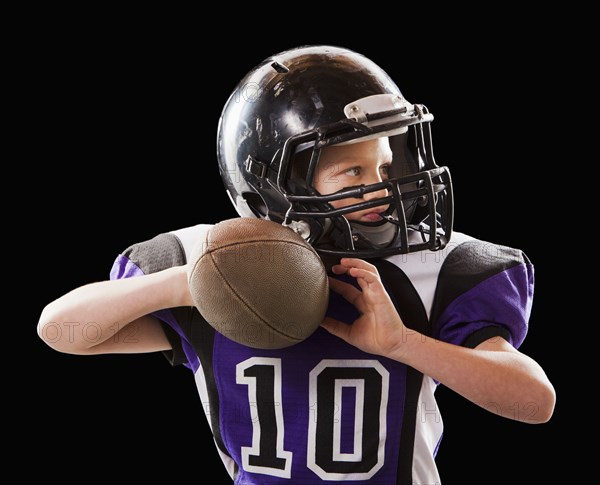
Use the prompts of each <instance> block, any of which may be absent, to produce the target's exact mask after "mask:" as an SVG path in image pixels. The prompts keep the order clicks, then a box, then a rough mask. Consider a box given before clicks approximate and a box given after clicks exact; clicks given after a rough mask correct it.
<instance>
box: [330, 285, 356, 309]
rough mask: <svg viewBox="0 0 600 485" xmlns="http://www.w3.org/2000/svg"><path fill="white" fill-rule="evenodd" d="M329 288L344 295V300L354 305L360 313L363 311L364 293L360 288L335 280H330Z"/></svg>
mask: <svg viewBox="0 0 600 485" xmlns="http://www.w3.org/2000/svg"><path fill="white" fill-rule="evenodd" d="M329 288H331V289H332V290H333V291H335V292H336V293H339V294H340V295H342V296H343V297H344V299H345V300H346V301H348V302H350V303H352V304H353V305H354V306H355V307H356V308H357V309H358V311H363V309H362V308H361V307H362V305H361V300H360V296H361V295H362V293H361V291H360V290H359V289H358V288H356V287H355V286H352V285H351V284H350V283H346V282H344V281H340V280H337V279H335V278H329Z"/></svg>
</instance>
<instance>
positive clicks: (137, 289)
mask: <svg viewBox="0 0 600 485" xmlns="http://www.w3.org/2000/svg"><path fill="white" fill-rule="evenodd" d="M191 305H193V302H192V299H191V296H190V293H189V288H188V284H187V273H186V266H185V265H183V266H175V267H173V268H169V269H166V270H163V271H159V272H156V273H152V274H149V275H144V276H138V277H135V278H125V279H120V280H114V281H101V282H97V283H91V284H88V285H85V286H81V287H79V288H76V289H75V290H73V291H71V292H69V293H67V294H66V295H64V296H62V297H60V298H58V299H57V300H55V301H53V302H51V303H49V304H48V305H47V306H46V307H45V308H44V310H43V311H42V314H41V316H40V320H39V323H38V335H39V336H40V338H41V339H42V340H44V342H46V343H47V344H48V345H49V346H50V347H52V348H53V349H55V350H58V351H60V352H66V353H70V354H102V353H143V352H156V351H162V350H169V349H170V348H171V345H170V344H169V341H168V340H167V337H166V336H165V334H164V332H163V331H162V329H161V326H160V323H159V322H158V320H157V319H155V318H154V317H152V316H150V313H152V312H155V311H157V310H161V309H164V308H173V307H179V306H191Z"/></svg>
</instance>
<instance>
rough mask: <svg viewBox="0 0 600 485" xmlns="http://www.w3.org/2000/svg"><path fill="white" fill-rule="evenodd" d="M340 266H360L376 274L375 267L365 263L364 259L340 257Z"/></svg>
mask: <svg viewBox="0 0 600 485" xmlns="http://www.w3.org/2000/svg"><path fill="white" fill-rule="evenodd" d="M340 263H341V265H342V266H346V267H348V268H360V269H365V270H367V271H371V272H372V273H375V274H378V272H377V268H376V267H375V266H373V265H372V264H371V263H367V262H366V261H365V260H364V259H358V258H342V259H341V260H340Z"/></svg>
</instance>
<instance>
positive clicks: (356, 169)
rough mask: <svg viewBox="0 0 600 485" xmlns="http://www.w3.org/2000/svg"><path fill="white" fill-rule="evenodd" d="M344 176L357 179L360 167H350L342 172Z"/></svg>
mask: <svg viewBox="0 0 600 485" xmlns="http://www.w3.org/2000/svg"><path fill="white" fill-rule="evenodd" d="M344 174H345V175H350V176H351V177H357V176H359V175H360V167H352V168H349V169H348V170H346V171H345V172H344Z"/></svg>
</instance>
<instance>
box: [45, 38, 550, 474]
mask: <svg viewBox="0 0 600 485" xmlns="http://www.w3.org/2000/svg"><path fill="white" fill-rule="evenodd" d="M431 120H432V115H431V114H430V113H429V112H428V111H427V109H426V108H425V107H423V106H420V105H412V104H410V103H408V102H407V101H406V100H405V99H404V98H403V97H402V95H401V93H400V91H399V90H398V88H397V87H396V85H395V84H394V83H393V81H392V80H391V79H390V78H389V77H388V76H387V75H386V74H385V72H383V71H382V70H381V69H380V68H379V67H378V66H376V65H375V64H374V63H372V62H371V61H370V60H368V59H366V58H364V57H363V56H361V55H359V54H357V53H354V52H351V51H348V50H346V49H341V48H336V47H330V46H314V47H300V48H297V49H291V50H289V51H285V52H282V53H280V54H278V55H276V56H273V57H272V58H269V59H266V60H265V61H264V62H263V63H261V64H260V65H259V66H257V67H256V68H255V69H253V70H252V71H251V72H250V73H249V74H248V75H247V76H246V77H245V78H244V79H243V80H242V81H241V82H240V83H239V85H238V87H237V88H236V90H235V91H234V93H233V94H232V96H231V97H230V99H229V100H228V102H227V103H226V105H225V108H224V110H223V115H222V117H221V120H220V122H219V134H218V140H217V141H218V143H217V154H218V159H219V167H220V172H221V176H222V178H223V180H224V183H225V186H226V188H227V191H228V194H229V195H230V197H231V200H232V202H233V204H234V206H235V207H236V210H237V211H238V213H239V214H240V216H243V217H259V218H268V219H270V220H274V221H277V222H280V223H282V224H284V225H286V226H288V227H290V230H295V231H297V232H298V233H300V234H301V235H302V236H303V237H305V238H306V240H307V241H309V242H310V243H311V244H312V245H313V246H314V247H315V248H316V249H317V250H318V251H319V253H320V254H321V255H322V257H323V260H324V261H325V262H326V266H328V267H330V268H331V272H332V273H331V274H332V277H331V279H330V282H331V289H332V290H333V292H332V294H331V297H330V305H329V310H328V315H327V317H326V319H325V321H324V322H323V325H322V327H323V328H321V329H319V330H317V331H316V332H315V333H314V334H313V335H312V336H311V337H309V338H308V339H306V340H305V341H304V342H301V343H300V344H297V345H294V346H293V347H289V348H287V349H280V350H261V349H253V348H248V347H245V346H242V345H239V344H236V343H235V342H232V341H230V340H228V339H226V338H225V337H223V336H222V335H220V334H218V333H217V332H215V331H214V329H213V328H212V327H211V326H210V325H209V324H208V323H207V322H206V321H204V320H203V318H202V316H201V315H200V314H199V313H198V311H197V310H196V309H195V308H194V307H193V306H192V305H193V304H192V300H191V297H190V294H189V289H188V286H187V278H186V275H187V272H186V265H187V264H188V259H189V256H190V254H191V251H192V248H193V247H194V245H195V243H196V241H198V240H199V239H200V235H201V233H202V232H203V231H205V230H206V229H207V226H206V225H198V226H194V227H189V228H184V229H180V230H177V231H173V232H171V233H167V234H161V235H159V236H157V237H155V238H154V239H152V240H149V241H145V242H143V243H140V244H135V245H133V246H131V247H130V248H129V249H127V250H126V251H125V252H124V253H123V254H121V255H120V256H119V257H118V258H117V260H116V262H115V265H114V267H113V271H112V273H111V279H112V281H104V282H99V283H94V284H91V285H87V286H83V287H81V288H78V289H76V290H74V291H72V292H70V293H68V294H66V295H64V296H63V297H61V298H59V299H58V300H56V301H55V302H52V303H50V304H49V305H48V306H47V307H46V308H45V309H44V311H43V313H42V316H41V318H40V323H39V334H40V336H41V337H42V338H44V339H45V340H46V341H47V342H48V343H49V344H51V345H52V346H53V347H54V348H56V349H57V350H59V351H63V352H70V353H76V354H101V353H115V352H127V353H133V352H153V351H163V352H165V354H166V355H167V357H168V358H169V359H170V361H171V362H172V363H173V364H184V365H186V366H187V367H189V368H190V369H191V370H192V371H193V372H194V375H195V378H196V383H197V385H198V389H199V392H200V396H201V398H202V402H203V404H204V405H205V412H206V414H207V418H208V419H209V423H210V425H211V430H212V432H213V435H214V438H215V443H216V445H217V449H218V451H219V453H220V455H221V457H222V459H223V463H224V464H225V466H226V468H227V470H228V472H229V474H230V476H231V477H232V478H233V479H234V480H235V481H236V483H240V484H241V483H245V484H249V483H294V484H297V483H298V484H301V483H320V482H322V481H347V482H352V483H385V484H388V483H401V484H404V483H419V484H425V483H439V481H440V478H439V475H438V472H437V469H436V466H435V460H434V458H435V454H436V451H437V448H438V446H439V443H440V439H441V435H442V422H441V419H440V418H439V411H438V410H437V406H436V403H435V397H434V392H435V389H436V386H437V384H438V383H442V384H444V385H446V386H447V387H449V388H451V389H453V390H454V391H456V392H458V393H459V394H461V395H463V396H464V397H465V398H467V399H469V400H471V401H472V402H474V403H477V404H479V405H481V406H482V407H484V408H486V409H488V410H490V411H492V412H495V413H497V414H499V415H501V416H513V417H515V418H517V419H518V418H521V419H526V420H527V421H528V422H532V423H542V422H546V421H547V420H548V419H550V417H551V415H552V411H553V408H554V401H555V395H554V389H553V387H552V385H551V384H550V382H549V381H548V379H547V377H546V376H545V374H544V372H543V370H542V369H541V368H540V367H539V365H538V364H537V363H535V362H534V361H533V360H532V359H530V358H529V357H527V356H525V355H523V354H522V353H520V352H519V351H518V350H517V348H518V346H519V345H520V344H521V342H522V341H523V339H524V337H525V334H526V331H527V322H528V318H529V312H530V309H531V301H532V294H533V268H532V265H531V264H530V262H529V261H528V259H527V257H526V256H525V255H524V254H523V253H522V252H521V251H519V250H516V249H512V248H506V247H502V246H497V245H494V244H491V243H486V242H483V241H478V240H476V239H474V238H472V237H469V236H467V235H464V234H461V233H456V232H454V233H453V231H452V218H453V204H452V202H453V199H452V184H451V179H450V175H449V171H448V169H447V168H445V167H439V166H437V165H436V164H435V161H434V159H433V153H432V147H431V138H430V131H429V130H430V129H429V123H430V122H431ZM257 278H260V275H257ZM90 321H93V322H96V324H97V325H98V326H99V328H100V334H101V335H103V336H104V338H102V339H100V340H101V341H97V342H94V344H93V345H91V344H90V343H89V342H86V340H85V338H83V337H82V336H80V335H78V333H79V332H78V331H77V328H76V327H74V326H73V324H72V323H69V322H90ZM114 322H119V323H120V325H122V330H121V332H126V333H128V334H129V335H134V337H135V338H134V339H131V338H129V339H113V338H109V337H111V336H112V335H113V332H112V331H111V330H110V327H111V326H113V325H114ZM50 329H54V330H56V329H60V331H61V332H63V334H64V335H67V334H68V335H69V336H71V337H73V338H68V339H67V338H59V339H56V338H49V337H48V336H49V331H50ZM132 340H134V342H131V341H132ZM127 342H129V343H127ZM515 403H517V404H518V405H519V406H523V407H525V406H528V407H531V406H532V405H533V406H534V408H535V412H534V413H530V414H528V415H527V418H522V416H523V415H521V414H519V415H516V416H515V415H514V414H513V413H512V412H511V411H512V410H513V409H514V406H515Z"/></svg>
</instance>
